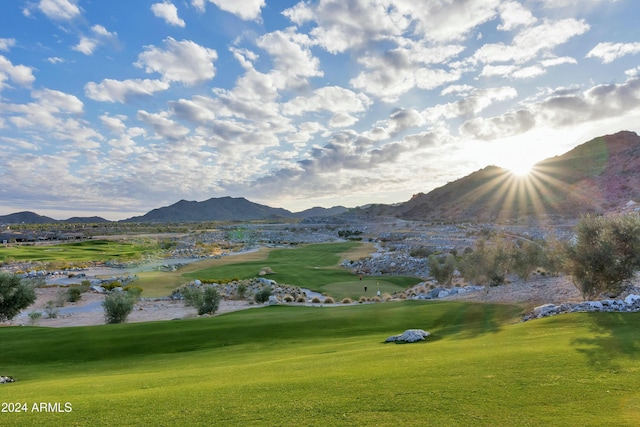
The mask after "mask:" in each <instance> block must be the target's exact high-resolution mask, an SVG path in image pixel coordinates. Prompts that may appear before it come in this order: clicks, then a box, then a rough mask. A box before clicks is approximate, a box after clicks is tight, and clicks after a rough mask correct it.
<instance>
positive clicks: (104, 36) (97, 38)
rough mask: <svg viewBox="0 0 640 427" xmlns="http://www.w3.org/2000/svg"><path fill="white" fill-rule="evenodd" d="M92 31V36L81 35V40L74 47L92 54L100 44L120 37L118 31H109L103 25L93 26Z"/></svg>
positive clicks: (81, 51) (86, 53)
mask: <svg viewBox="0 0 640 427" xmlns="http://www.w3.org/2000/svg"><path fill="white" fill-rule="evenodd" d="M91 32H92V35H91V36H81V37H80V41H79V42H78V44H77V45H75V46H74V47H73V50H76V51H78V52H80V53H84V54H85V55H92V54H93V52H95V50H96V49H97V48H98V46H102V45H104V44H106V43H109V42H113V41H115V40H116V39H117V38H118V34H117V33H115V32H113V33H112V32H109V31H107V29H106V28H105V27H103V26H102V25H94V26H93V27H91Z"/></svg>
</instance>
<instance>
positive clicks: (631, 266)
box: [567, 215, 640, 299]
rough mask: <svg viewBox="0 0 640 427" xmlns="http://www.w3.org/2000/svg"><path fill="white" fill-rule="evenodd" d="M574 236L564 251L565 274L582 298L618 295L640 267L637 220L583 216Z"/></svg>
mask: <svg viewBox="0 0 640 427" xmlns="http://www.w3.org/2000/svg"><path fill="white" fill-rule="evenodd" d="M575 232H576V241H575V243H574V244H573V245H571V246H569V248H568V250H567V272H568V273H569V274H570V275H571V276H572V278H573V282H574V284H575V285H576V287H577V288H578V289H579V290H580V292H581V293H582V296H583V298H585V299H590V298H593V297H595V296H597V295H599V294H601V293H603V292H613V293H618V292H619V291H620V287H621V285H622V284H624V283H625V282H627V281H629V280H630V279H631V278H632V277H633V275H634V274H635V272H636V270H637V269H638V267H640V216H638V215H627V216H622V217H615V218H605V217H602V216H595V215H587V216H585V217H583V218H581V219H580V221H579V222H578V224H577V226H576V229H575Z"/></svg>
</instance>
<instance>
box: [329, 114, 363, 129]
mask: <svg viewBox="0 0 640 427" xmlns="http://www.w3.org/2000/svg"><path fill="white" fill-rule="evenodd" d="M357 121H358V119H357V118H356V117H353V116H352V115H350V114H347V113H335V114H334V115H333V116H331V119H330V120H329V126H330V127H332V128H344V127H349V126H351V125H353V124H354V123H356V122H357Z"/></svg>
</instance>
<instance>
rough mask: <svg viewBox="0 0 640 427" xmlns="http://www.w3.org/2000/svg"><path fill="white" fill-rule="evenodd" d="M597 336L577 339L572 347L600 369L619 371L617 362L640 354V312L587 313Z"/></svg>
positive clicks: (589, 324) (590, 326)
mask: <svg viewBox="0 0 640 427" xmlns="http://www.w3.org/2000/svg"><path fill="white" fill-rule="evenodd" d="M584 315H585V316H586V317H587V319H588V326H589V329H590V330H591V332H593V335H594V336H593V337H590V338H576V339H574V340H573V341H572V344H573V345H575V346H576V347H578V350H577V351H578V352H580V353H582V354H584V355H585V356H586V358H587V361H588V363H589V364H590V365H591V366H592V367H593V368H594V369H597V370H616V369H618V365H617V364H616V359H618V358H620V357H621V356H623V357H637V356H638V355H639V354H640V341H638V328H639V327H640V313H585V314H584Z"/></svg>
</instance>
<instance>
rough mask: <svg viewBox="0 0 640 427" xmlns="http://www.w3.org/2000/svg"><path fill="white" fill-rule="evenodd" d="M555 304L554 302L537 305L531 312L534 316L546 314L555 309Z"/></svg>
mask: <svg viewBox="0 0 640 427" xmlns="http://www.w3.org/2000/svg"><path fill="white" fill-rule="evenodd" d="M556 309H557V308H556V306H555V305H554V304H543V305H539V306H537V307H536V308H534V309H533V312H534V314H535V315H536V316H547V315H548V314H550V313H553V312H555V311H556Z"/></svg>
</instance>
